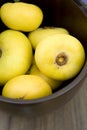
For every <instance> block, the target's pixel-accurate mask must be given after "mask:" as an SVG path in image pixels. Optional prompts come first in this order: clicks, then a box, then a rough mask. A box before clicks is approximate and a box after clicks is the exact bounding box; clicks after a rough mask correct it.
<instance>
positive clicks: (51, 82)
mask: <svg viewBox="0 0 87 130" xmlns="http://www.w3.org/2000/svg"><path fill="white" fill-rule="evenodd" d="M28 73H29V74H31V75H37V76H40V77H41V78H43V79H44V80H45V81H46V82H47V83H48V84H49V85H50V86H51V88H52V90H54V89H56V88H58V87H60V85H61V84H62V81H58V80H54V79H52V78H49V77H47V76H46V75H44V74H43V73H42V72H41V71H40V70H39V69H38V68H37V66H36V65H35V64H33V65H32V66H31V68H30V71H29V72H28Z"/></svg>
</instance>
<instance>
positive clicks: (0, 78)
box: [0, 30, 33, 85]
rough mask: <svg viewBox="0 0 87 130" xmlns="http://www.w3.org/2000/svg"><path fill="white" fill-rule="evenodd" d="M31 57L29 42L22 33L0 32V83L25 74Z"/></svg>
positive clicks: (12, 31)
mask: <svg viewBox="0 0 87 130" xmlns="http://www.w3.org/2000/svg"><path fill="white" fill-rule="evenodd" d="M32 57H33V53H32V47H31V43H30V41H29V39H28V38H27V37H26V36H25V35H24V34H23V33H21V32H19V31H14V30H5V31H3V32H2V33H0V85H1V84H5V83H6V82H7V81H8V80H9V79H11V78H13V77H15V76H17V75H21V74H25V73H26V72H27V70H28V69H29V68H30V66H31V62H32Z"/></svg>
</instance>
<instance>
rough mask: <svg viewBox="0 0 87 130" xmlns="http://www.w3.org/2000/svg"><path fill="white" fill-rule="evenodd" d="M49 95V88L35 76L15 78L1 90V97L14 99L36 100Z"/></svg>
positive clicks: (50, 91) (50, 92)
mask: <svg viewBox="0 0 87 130" xmlns="http://www.w3.org/2000/svg"><path fill="white" fill-rule="evenodd" d="M51 94H52V90H51V87H50V86H49V85H48V84H47V83H46V82H45V81H44V80H43V79H42V78H40V77H39V76H35V75H21V76H17V77H15V78H13V79H11V80H9V81H8V82H7V83H6V84H5V86H4V87H3V90H2V96H4V97H8V98H14V99H15V98H16V99H37V98H42V97H45V96H49V95H51Z"/></svg>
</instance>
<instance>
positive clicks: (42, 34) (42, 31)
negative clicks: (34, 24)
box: [28, 27, 69, 49]
mask: <svg viewBox="0 0 87 130" xmlns="http://www.w3.org/2000/svg"><path fill="white" fill-rule="evenodd" d="M61 33H64V34H69V32H68V30H66V29H65V28H59V27H44V28H38V29H36V30H34V31H32V32H30V33H29V35H28V38H29V39H30V41H31V44H32V47H33V48H34V49H35V48H36V47H37V45H38V43H39V42H40V41H42V40H44V39H45V38H46V37H48V36H51V35H53V34H61Z"/></svg>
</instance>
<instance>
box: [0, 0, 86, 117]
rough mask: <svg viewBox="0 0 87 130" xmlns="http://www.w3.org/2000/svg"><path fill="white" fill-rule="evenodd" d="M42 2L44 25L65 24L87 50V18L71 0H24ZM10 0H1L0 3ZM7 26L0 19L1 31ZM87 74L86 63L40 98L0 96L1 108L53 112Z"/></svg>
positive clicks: (17, 111) (35, 113)
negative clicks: (73, 76)
mask: <svg viewBox="0 0 87 130" xmlns="http://www.w3.org/2000/svg"><path fill="white" fill-rule="evenodd" d="M23 1H24V2H28V3H33V4H36V5H38V6H40V7H41V8H42V10H43V13H44V20H43V23H42V25H41V26H56V27H64V28H66V29H67V30H68V31H69V32H70V34H71V35H73V36H75V37H77V38H78V39H79V40H80V41H81V42H82V44H83V46H84V48H85V52H87V18H86V17H85V16H84V15H83V13H82V12H81V10H80V9H79V8H78V7H77V6H76V5H75V4H74V3H73V1H71V0H53V1H51V0H23ZM6 2H7V0H0V6H1V5H2V4H3V3H6ZM4 29H6V27H5V26H4V25H3V23H2V22H1V21H0V32H2V31H3V30H4ZM86 74H87V64H86V63H85V65H84V66H83V68H82V70H81V71H80V73H79V74H78V75H77V76H76V77H75V78H74V79H71V80H69V81H67V82H65V83H64V84H63V85H62V87H61V88H59V89H58V90H56V91H55V92H54V93H53V94H52V95H51V96H48V97H45V98H41V99H37V100H30V101H24V100H21V99H20V100H16V99H8V98H4V97H2V96H0V109H2V110H4V111H5V112H9V113H11V114H20V115H28V116H30V117H32V116H39V115H40V114H41V115H42V114H45V113H47V112H52V111H54V110H56V109H59V108H60V107H61V106H63V105H64V104H66V103H67V102H68V101H69V100H70V99H71V98H73V96H74V95H75V94H76V93H77V91H78V90H79V88H80V87H82V86H83V82H84V79H85V77H86Z"/></svg>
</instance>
